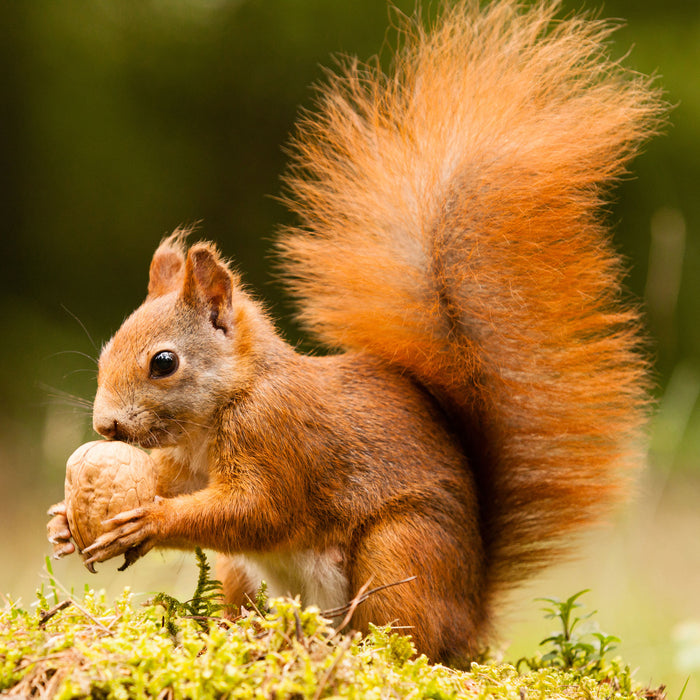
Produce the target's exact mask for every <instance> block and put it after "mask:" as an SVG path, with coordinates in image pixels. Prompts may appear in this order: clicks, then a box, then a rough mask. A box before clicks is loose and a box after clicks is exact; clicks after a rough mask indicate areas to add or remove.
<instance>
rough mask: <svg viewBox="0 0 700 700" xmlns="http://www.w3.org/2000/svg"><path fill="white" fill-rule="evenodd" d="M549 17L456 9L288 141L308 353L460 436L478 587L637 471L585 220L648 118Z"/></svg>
mask: <svg viewBox="0 0 700 700" xmlns="http://www.w3.org/2000/svg"><path fill="white" fill-rule="evenodd" d="M558 5H559V3H557V2H540V3H538V4H536V5H535V6H534V7H533V8H531V9H529V10H524V9H523V8H522V6H521V5H520V4H519V3H517V2H514V1H513V0H505V1H499V2H494V3H491V4H490V5H489V6H488V7H487V8H485V9H480V7H479V3H478V2H476V1H473V2H470V1H467V2H460V3H457V5H456V6H455V7H454V8H452V9H450V10H447V11H446V12H445V15H446V16H445V17H443V18H442V20H441V21H440V22H439V23H438V25H437V26H436V27H435V28H434V30H433V31H432V33H426V32H425V31H424V30H423V29H421V28H420V27H419V26H417V27H415V28H413V30H412V31H409V32H408V33H407V34H406V35H405V45H404V46H403V49H402V51H401V52H400V53H399V55H398V57H397V58H396V62H395V66H394V69H393V71H392V72H391V73H390V74H389V75H382V74H381V73H380V72H379V71H377V70H376V69H375V68H372V67H367V66H360V65H358V64H357V63H354V62H353V63H350V64H349V65H348V66H347V67H346V70H345V72H344V73H343V74H342V75H341V76H339V77H336V78H334V79H332V81H331V84H330V85H329V86H328V87H326V88H324V89H322V91H321V93H320V98H319V114H314V115H312V116H311V117H309V118H307V119H306V120H305V121H304V122H302V124H301V125H300V129H299V133H298V135H297V137H296V140H295V143H294V149H293V158H294V160H293V166H292V168H291V170H290V174H289V176H288V178H287V182H288V185H289V194H288V198H287V202H288V204H289V206H290V207H291V208H292V209H293V210H294V211H295V212H296V213H297V214H298V216H299V218H300V220H301V225H300V226H299V227H297V228H291V229H289V230H287V232H286V234H285V236H284V237H283V239H282V241H281V250H282V254H283V257H284V271H285V273H286V277H287V279H289V281H290V283H291V286H292V288H293V289H294V291H295V292H296V294H297V296H298V297H299V300H300V307H301V313H300V316H301V319H302V320H303V321H304V322H305V324H306V326H307V328H309V329H310V330H311V331H312V332H313V333H314V334H315V335H316V336H317V337H318V338H319V339H320V340H322V341H323V342H325V343H327V344H329V345H331V346H333V347H337V348H342V349H361V350H363V351H365V352H369V353H371V354H373V355H375V356H378V357H382V358H384V359H385V360H386V361H388V362H390V363H392V364H393V365H395V366H398V367H402V368H404V370H405V371H407V372H409V373H410V374H411V375H413V376H416V377H417V378H418V379H419V381H420V382H421V383H423V384H424V385H425V386H426V387H428V388H429V390H430V391H431V392H433V393H434V394H435V395H436V396H438V397H439V398H440V400H441V401H442V402H443V403H444V405H445V406H446V407H447V410H448V411H449V412H450V414H451V415H452V416H453V418H454V420H456V421H457V422H458V423H459V424H460V425H461V426H462V430H463V431H464V432H465V440H466V442H467V444H468V450H469V453H470V456H471V458H472V463H473V465H474V468H475V469H476V470H477V481H478V482H479V484H480V487H481V489H482V493H483V498H482V503H481V506H482V512H483V515H482V517H483V518H484V523H485V524H484V531H485V532H486V533H487V534H486V540H487V553H488V557H489V560H490V567H489V572H490V578H491V584H490V588H489V590H492V591H495V590H496V589H497V588H498V585H499V584H501V583H510V582H513V581H518V580H520V579H521V577H523V576H524V575H526V574H527V573H529V572H530V570H531V569H533V568H537V567H538V566H540V565H542V564H544V563H546V562H547V561H549V560H550V559H552V558H555V557H557V556H559V554H560V548H559V546H558V545H560V544H562V543H564V542H565V541H566V539H567V538H568V536H569V533H570V531H571V530H573V529H577V528H580V527H581V526H582V525H583V524H584V523H586V522H588V521H589V520H592V519H594V518H596V517H598V516H599V515H600V513H601V512H603V511H604V510H605V508H606V507H608V505H609V502H610V501H611V500H613V499H614V498H616V497H618V496H619V495H620V491H624V480H622V479H620V474H621V472H622V471H623V470H624V468H625V466H634V465H636V464H638V463H639V452H640V449H641V447H642V445H641V443H640V428H641V427H642V425H643V423H644V420H645V414H646V399H647V396H646V391H645V390H646V381H645V375H646V369H647V368H646V363H645V360H644V358H643V356H642V355H641V354H640V353H639V348H638V345H639V332H638V314H637V312H636V310H635V309H633V308H630V307H629V306H628V305H625V304H623V303H621V301H620V299H619V295H620V286H621V278H622V274H623V272H622V269H621V266H620V261H619V258H618V256H617V255H615V253H614V252H613V249H612V247H611V244H610V241H609V238H608V234H607V231H606V230H605V227H604V225H603V223H602V221H601V213H600V207H601V204H602V202H603V197H604V194H605V189H606V188H607V187H608V186H609V185H610V184H611V181H612V180H613V179H615V178H617V177H619V176H620V175H622V174H623V173H624V172H625V167H626V164H627V162H628V160H629V159H630V157H631V156H632V155H633V154H634V152H635V150H636V148H637V147H638V145H639V144H640V142H641V141H642V140H644V139H645V138H647V137H648V136H650V135H651V134H652V133H653V132H654V131H655V130H656V129H657V128H658V126H659V123H660V115H661V114H662V112H663V106H662V104H661V102H660V97H659V92H658V90H656V89H654V88H653V87H652V86H651V81H650V80H649V79H648V78H646V77H644V76H640V75H636V74H634V73H632V72H631V71H629V70H626V69H624V68H623V67H622V66H621V65H619V63H616V62H613V61H611V60H610V59H609V58H608V56H607V54H606V45H605V42H606V40H607V39H608V37H609V35H610V33H611V31H612V27H611V25H610V24H608V23H606V22H602V21H596V20H590V19H586V18H581V17H573V18H568V19H564V20H561V21H555V20H554V19H553V18H554V14H555V12H556V10H557V9H558Z"/></svg>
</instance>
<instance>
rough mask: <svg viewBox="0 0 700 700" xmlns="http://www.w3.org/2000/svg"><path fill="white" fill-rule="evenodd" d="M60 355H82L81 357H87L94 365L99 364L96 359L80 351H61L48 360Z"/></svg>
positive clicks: (48, 358)
mask: <svg viewBox="0 0 700 700" xmlns="http://www.w3.org/2000/svg"><path fill="white" fill-rule="evenodd" d="M59 355H80V356H81V357H85V358H86V359H88V360H90V362H92V363H93V364H95V365H96V364H97V358H96V357H93V356H92V355H88V354H87V353H86V352H81V351H80V350H59V351H58V352H55V353H53V354H52V355H49V356H48V357H47V358H46V359H47V360H52V359H53V358H54V357H58V356H59Z"/></svg>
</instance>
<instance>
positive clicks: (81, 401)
mask: <svg viewBox="0 0 700 700" xmlns="http://www.w3.org/2000/svg"><path fill="white" fill-rule="evenodd" d="M37 387H38V388H39V389H41V390H42V391H43V392H45V393H46V394H47V395H48V396H49V397H50V398H53V399H57V402H59V401H60V402H61V403H65V404H66V405H69V406H71V405H72V406H81V407H83V408H89V409H90V410H92V401H91V400H90V399H86V398H85V397H83V396H77V395H76V394H71V393H70V392H68V391H64V390H63V389H57V388H56V387H53V386H50V385H48V384H43V383H41V382H40V383H38V384H37Z"/></svg>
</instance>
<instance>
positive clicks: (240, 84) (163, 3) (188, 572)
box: [0, 0, 700, 700]
mask: <svg viewBox="0 0 700 700" xmlns="http://www.w3.org/2000/svg"><path fill="white" fill-rule="evenodd" d="M584 2H587V3H588V5H584ZM599 4H600V3H598V2H594V0H577V2H576V3H572V2H565V4H564V8H565V12H570V11H572V10H578V9H581V8H582V7H588V8H589V9H593V10H600V7H599ZM396 5H397V6H398V8H400V9H401V10H403V11H405V12H409V13H410V12H411V11H412V9H413V2H412V0H411V1H403V2H397V3H396ZM394 12H395V11H391V10H389V9H388V7H387V5H386V3H385V1H384V0H354V1H353V2H339V1H335V2H333V1H331V0H286V1H283V0H265V1H262V0H246V1H242V0H238V1H236V0H199V1H195V0H94V1H93V2H89V3H85V2H78V1H77V0H63V1H62V2H60V3H56V2H50V1H48V0H32V1H31V2H4V3H2V4H0V67H1V69H2V73H1V76H2V77H1V78H0V79H1V81H2V82H1V83H0V85H1V87H2V92H1V95H2V103H3V104H2V109H1V110H0V144H1V146H0V153H1V154H2V157H3V167H2V169H1V171H0V177H2V188H1V189H0V192H1V194H0V196H1V197H2V200H3V201H2V224H0V226H1V230H2V248H1V250H2V270H3V272H2V275H0V288H1V294H0V318H1V321H2V324H1V325H0V328H1V329H2V331H1V332H2V338H3V341H2V343H0V400H1V403H0V513H1V514H2V521H1V522H2V530H1V531H0V562H1V563H0V591H2V592H4V593H8V594H10V595H11V596H13V597H15V598H16V597H18V596H22V597H23V598H24V600H25V602H27V603H28V602H29V601H31V600H32V597H33V591H34V589H35V587H36V586H37V585H38V584H39V583H40V582H41V577H42V568H43V557H44V555H45V554H46V553H47V552H48V546H47V545H46V543H45V539H44V522H45V516H44V513H45V510H46V507H47V506H48V505H49V504H50V503H52V502H54V501H57V500H60V498H61V494H62V481H63V470H64V464H65V459H66V457H67V456H68V455H69V454H70V453H71V452H72V451H73V449H74V448H75V447H76V446H77V445H78V444H80V443H81V442H82V441H84V440H85V439H90V438H91V432H90V417H89V413H88V412H87V410H86V409H84V408H80V407H79V406H75V405H74V401H73V400H72V399H71V398H70V395H73V396H78V397H84V398H90V397H91V396H92V394H93V392H94V382H95V378H94V369H95V365H94V360H93V358H94V357H95V356H96V355H97V354H98V348H99V346H100V344H101V343H103V342H104V341H105V340H107V339H108V338H109V336H110V335H111V334H112V333H113V332H114V331H115V330H116V329H117V328H118V326H119V324H120V322H121V320H122V319H123V318H124V316H125V315H126V314H127V313H129V312H130V311H131V310H132V309H133V308H134V307H135V306H137V305H138V303H139V302H140V300H141V299H142V298H143V296H144V294H145V288H146V281H147V270H148V262H149V259H150V254H151V253H152V251H153V249H154V247H155V246H156V244H157V242H158V241H159V239H160V238H161V237H162V236H163V235H164V234H166V233H167V232H169V231H171V230H172V229H173V228H175V227H176V226H177V225H178V224H181V223H191V222H194V221H198V220H202V222H203V223H202V226H201V231H202V235H203V236H206V237H207V238H210V239H213V240H215V241H217V242H218V244H219V245H220V247H221V248H222V250H223V251H224V253H225V254H226V255H229V256H231V257H233V258H234V259H235V261H236V263H237V265H238V266H239V268H240V270H241V271H242V272H243V273H244V276H245V279H246V280H247V282H248V283H249V285H250V286H251V287H252V289H254V290H255V291H256V292H257V293H258V295H259V296H261V297H262V298H264V299H265V300H266V301H267V302H268V303H269V304H270V306H271V307H272V309H273V311H274V313H275V315H276V316H277V318H278V319H279V320H280V325H281V327H282V328H283V329H284V331H285V333H286V334H287V335H288V337H289V338H291V339H294V340H296V339H298V337H299V336H298V331H297V329H296V328H295V327H294V325H293V324H292V323H291V322H290V314H291V306H290V305H289V304H287V303H285V301H284V295H283V290H282V289H281V288H280V286H279V285H277V284H276V283H275V281H274V275H273V272H272V270H271V268H272V257H271V253H270V250H271V244H272V240H273V238H274V231H275V228H276V227H277V226H278V225H279V224H281V223H284V222H285V221H287V220H288V215H287V213H286V212H285V210H284V209H283V207H282V206H281V205H279V204H278V203H277V202H276V201H275V199H274V195H275V194H277V193H278V192H279V185H280V183H279V177H280V174H281V173H282V171H283V169H284V164H285V156H284V153H283V144H284V143H285V141H286V139H287V138H288V135H289V133H290V131H291V130H292V127H293V123H294V120H295V117H296V116H297V114H298V112H299V109H300V107H310V106H311V105H312V103H313V91H312V90H311V89H310V85H311V84H312V83H314V82H315V81H318V80H320V79H321V78H322V75H323V68H322V66H329V65H331V66H332V65H333V60H332V58H331V57H332V55H333V54H338V53H348V54H354V55H358V56H360V57H361V58H364V59H367V58H369V57H371V56H372V55H373V54H375V53H376V52H377V51H378V50H379V49H380V48H381V47H382V46H384V47H385V49H386V47H387V46H389V45H391V43H392V39H391V34H390V33H389V34H387V32H386V27H387V25H388V24H389V23H391V22H395V14H394ZM600 12H601V14H602V15H603V16H605V17H624V18H625V19H626V21H627V23H626V25H625V26H624V27H623V28H621V29H620V31H619V32H618V33H617V34H616V35H615V44H614V46H613V47H612V51H613V53H615V54H617V55H622V54H623V53H625V52H626V51H627V50H628V49H629V47H630V46H634V48H633V49H632V51H631V54H630V55H629V57H628V59H627V62H628V64H629V65H631V66H633V67H635V68H637V69H639V70H641V71H644V72H647V73H650V72H651V73H658V75H659V76H660V77H659V80H660V82H661V84H662V85H663V86H664V88H665V89H666V91H667V96H668V99H669V101H670V102H672V103H673V104H674V105H676V106H675V109H674V110H673V113H672V117H671V122H672V125H671V126H670V127H669V129H668V130H667V134H666V135H665V136H664V137H662V138H657V139H656V140H654V141H653V142H652V143H651V144H650V145H649V146H648V147H647V148H646V149H645V152H644V154H643V155H642V156H641V157H640V158H639V159H638V160H637V161H635V164H634V177H633V178H629V179H627V180H626V181H625V182H624V183H623V184H622V186H621V187H620V188H619V189H618V190H617V191H616V197H615V202H614V204H613V206H612V207H611V213H610V221H611V223H612V224H613V226H614V230H615V236H616V240H617V243H618V246H619V248H620V250H621V251H622V253H623V254H624V255H625V256H626V258H627V260H628V261H629V267H630V275H629V287H630V289H631V290H632V292H633V294H634V295H635V296H636V297H637V298H639V299H640V300H644V303H645V304H646V308H647V316H648V325H649V328H650V335H651V337H652V340H651V343H650V346H651V352H652V353H653V355H654V356H655V357H656V363H655V368H656V379H657V384H658V407H657V409H658V410H657V415H656V417H655V419H654V421H653V423H652V439H651V451H650V467H649V469H648V470H647V471H646V473H645V474H643V475H642V478H641V479H640V484H639V488H638V493H637V494H636V497H635V499H634V501H633V503H632V504H631V505H630V506H629V507H628V508H627V509H626V510H625V512H624V513H623V514H622V515H620V516H619V517H618V519H617V520H616V521H614V522H613V523H611V524H610V526H609V527H608V529H606V530H605V531H602V532H600V533H597V534H593V535H591V537H589V538H586V539H585V540H584V541H583V542H582V545H581V549H580V551H581V556H580V557H579V558H578V559H577V561H575V562H573V563H570V564H567V565H563V566H562V567H559V568H558V569H557V570H555V571H553V572H551V573H549V574H548V575H547V576H546V577H543V578H541V579H539V580H538V581H536V582H533V583H532V584H530V585H529V586H528V587H527V588H526V589H524V590H523V591H522V592H521V593H519V594H518V595H517V596H515V597H514V601H513V603H512V605H511V606H509V608H508V613H507V616H506V619H505V622H504V624H503V626H502V629H503V631H504V635H505V638H506V639H507V640H512V641H513V645H512V647H511V648H510V650H509V651H507V652H506V656H507V657H508V658H515V657H517V656H518V655H521V654H523V653H528V654H532V652H533V650H534V647H535V645H536V643H537V641H538V640H539V639H541V638H543V637H544V636H545V635H546V633H547V632H548V631H549V628H548V626H547V624H546V623H544V622H542V621H541V615H540V613H539V610H538V608H539V607H540V605H539V603H535V602H533V600H532V599H533V598H534V597H535V596H538V595H540V596H541V595H547V596H548V595H558V596H561V597H565V596H569V595H570V594H571V593H573V592H575V591H577V590H580V589H581V588H584V587H590V588H592V592H591V593H590V594H589V595H588V596H587V597H588V602H589V603H590V604H591V605H592V606H595V607H597V608H598V609H599V615H598V618H599V619H600V622H601V625H602V626H603V627H604V628H605V629H606V631H607V632H609V633H615V634H618V635H619V636H621V637H622V645H621V650H622V653H623V654H624V656H625V658H626V659H627V660H629V661H630V662H631V663H632V664H633V665H638V666H639V667H640V671H639V676H640V680H642V681H645V682H646V681H648V682H653V683H657V684H658V683H662V682H663V683H667V684H668V685H669V688H670V691H671V692H670V695H669V697H671V698H676V697H678V695H679V694H680V689H681V687H682V685H683V683H684V682H685V679H686V678H687V677H688V676H691V681H690V683H689V686H688V690H687V691H686V695H685V699H686V700H690V699H691V698H700V681H699V680H698V675H700V595H699V593H700V512H699V510H700V509H699V508H698V503H699V502H700V485H699V484H700V466H699V465H698V461H699V457H700V410H699V409H698V393H699V391H700V276H699V275H698V274H697V271H698V270H700V249H699V248H700V196H699V194H698V193H699V191H700V166H699V165H698V163H700V74H699V67H700V4H699V3H698V2H697V0H667V1H666V2H664V3H658V2H652V1H651V0H607V1H606V3H605V6H604V8H603V9H602V10H600ZM114 569H115V567H113V566H110V565H109V564H108V565H105V566H103V567H102V571H101V572H100V573H99V574H98V576H97V577H93V576H90V575H89V574H88V573H87V572H85V571H84V569H82V568H81V567H80V564H79V562H78V561H76V558H75V557H72V558H69V559H68V560H65V561H62V562H58V563H56V564H55V571H56V574H57V575H58V577H59V579H60V580H61V581H63V582H64V584H65V585H67V586H76V587H81V586H82V585H83V584H85V583H88V584H90V585H93V586H105V587H107V588H108V590H110V591H117V590H119V589H121V587H122V586H123V585H126V584H131V585H132V586H133V587H134V588H135V589H136V590H139V591H152V590H155V589H164V590H168V592H171V593H175V594H178V593H181V592H183V591H184V592H185V593H187V592H188V590H189V584H190V581H191V577H192V562H191V557H188V556H186V555H182V554H176V555H163V554H157V553H153V554H151V555H149V557H148V558H147V559H145V560H144V561H143V562H140V563H139V564H138V566H136V567H134V568H133V569H130V570H129V572H128V573H126V574H117V573H116V572H115V571H114Z"/></svg>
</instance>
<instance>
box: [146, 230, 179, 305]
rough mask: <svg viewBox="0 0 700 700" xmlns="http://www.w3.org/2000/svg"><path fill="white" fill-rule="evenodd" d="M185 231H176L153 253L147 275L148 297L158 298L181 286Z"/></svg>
mask: <svg viewBox="0 0 700 700" xmlns="http://www.w3.org/2000/svg"><path fill="white" fill-rule="evenodd" d="M187 233H188V232H187V231H185V230H183V229H179V228H178V229H176V230H175V231H174V232H173V233H171V234H170V235H169V236H168V237H167V238H164V239H163V240H162V241H161V243H160V245H159V246H158V248H157V249H156V252H155V253H153V259H152V260H151V267H150V269H149V273H148V296H149V297H159V296H163V294H168V293H169V292H172V291H174V290H176V289H178V288H180V287H181V286H182V278H183V275H184V269H185V252H184V240H185V236H186V235H187Z"/></svg>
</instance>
